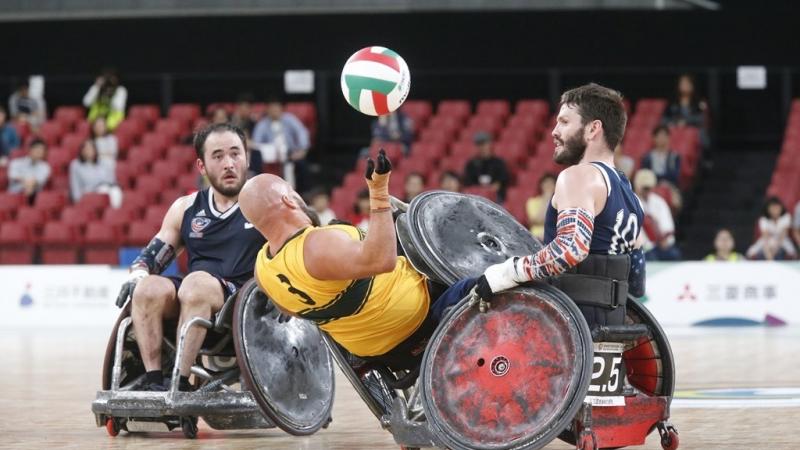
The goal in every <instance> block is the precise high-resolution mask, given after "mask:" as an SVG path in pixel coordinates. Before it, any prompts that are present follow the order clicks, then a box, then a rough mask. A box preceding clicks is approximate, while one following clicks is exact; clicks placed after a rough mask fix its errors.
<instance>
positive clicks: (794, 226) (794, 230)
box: [792, 202, 800, 245]
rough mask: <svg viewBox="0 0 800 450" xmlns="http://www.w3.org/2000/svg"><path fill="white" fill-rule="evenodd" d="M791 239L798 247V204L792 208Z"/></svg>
mask: <svg viewBox="0 0 800 450" xmlns="http://www.w3.org/2000/svg"><path fill="white" fill-rule="evenodd" d="M792 222H793V223H792V237H793V238H794V243H795V244H796V245H800V202H797V205H795V207H794V220H793V221H792Z"/></svg>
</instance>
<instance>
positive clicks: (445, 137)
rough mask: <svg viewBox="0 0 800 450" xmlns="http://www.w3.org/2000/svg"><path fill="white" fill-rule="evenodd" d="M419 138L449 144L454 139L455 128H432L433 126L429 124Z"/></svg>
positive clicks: (424, 140) (423, 140)
mask: <svg viewBox="0 0 800 450" xmlns="http://www.w3.org/2000/svg"><path fill="white" fill-rule="evenodd" d="M431 121H433V120H431ZM419 140H420V141H422V142H427V143H438V144H448V143H449V142H450V141H452V140H453V130H443V129H440V128H431V126H430V125H428V128H426V129H425V130H423V131H422V133H420V135H419Z"/></svg>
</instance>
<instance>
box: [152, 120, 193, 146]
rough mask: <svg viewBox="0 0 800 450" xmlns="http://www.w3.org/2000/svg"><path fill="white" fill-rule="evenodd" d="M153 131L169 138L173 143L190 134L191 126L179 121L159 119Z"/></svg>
mask: <svg viewBox="0 0 800 450" xmlns="http://www.w3.org/2000/svg"><path fill="white" fill-rule="evenodd" d="M153 131H155V132H156V133H159V134H163V135H165V136H169V138H170V139H171V140H172V141H173V142H176V141H178V140H180V139H181V138H182V137H184V136H186V135H187V134H189V124H188V123H186V122H182V121H181V120H179V119H159V120H158V121H157V122H156V126H155V128H154V129H153Z"/></svg>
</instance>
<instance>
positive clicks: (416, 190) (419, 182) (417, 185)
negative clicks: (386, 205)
mask: <svg viewBox="0 0 800 450" xmlns="http://www.w3.org/2000/svg"><path fill="white" fill-rule="evenodd" d="M424 190H425V177H423V176H422V175H421V174H419V173H417V172H411V173H410V174H408V175H406V181H405V186H404V194H405V198H404V199H403V201H404V202H410V201H411V200H413V199H414V197H416V196H417V195H419V194H421V193H422V191H424Z"/></svg>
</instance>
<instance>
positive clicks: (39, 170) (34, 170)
mask: <svg viewBox="0 0 800 450" xmlns="http://www.w3.org/2000/svg"><path fill="white" fill-rule="evenodd" d="M46 154H47V144H45V143H44V141H42V140H40V139H35V140H33V142H31V144H30V147H29V148H28V156H26V157H23V158H16V159H13V160H11V163H9V165H8V181H9V184H8V191H9V192H14V193H16V192H22V193H23V194H25V196H27V197H28V202H29V203H31V204H33V199H34V198H35V197H36V193H37V192H39V191H40V190H42V188H43V187H44V185H45V184H47V180H49V179H50V164H48V163H47V161H45V156H46Z"/></svg>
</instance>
